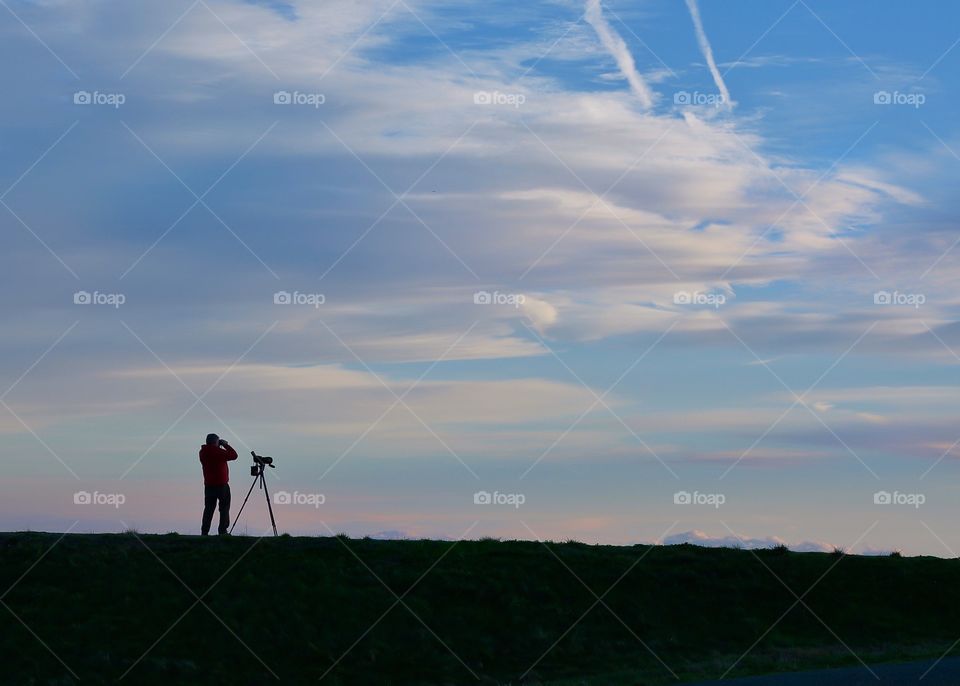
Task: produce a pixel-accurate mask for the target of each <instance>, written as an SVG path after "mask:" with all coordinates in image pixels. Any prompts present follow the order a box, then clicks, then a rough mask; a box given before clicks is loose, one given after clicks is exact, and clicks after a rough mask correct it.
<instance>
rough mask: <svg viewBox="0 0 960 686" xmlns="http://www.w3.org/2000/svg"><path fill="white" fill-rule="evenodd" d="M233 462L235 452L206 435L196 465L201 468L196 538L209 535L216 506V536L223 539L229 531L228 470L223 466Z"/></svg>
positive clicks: (217, 438)
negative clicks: (217, 513)
mask: <svg viewBox="0 0 960 686" xmlns="http://www.w3.org/2000/svg"><path fill="white" fill-rule="evenodd" d="M236 459H237V451H236V450H234V449H233V448H232V447H231V446H230V444H229V443H227V442H226V441H225V440H224V439H222V438H220V437H219V436H218V435H217V434H207V442H206V443H205V444H204V445H202V446H200V464H201V465H202V466H203V519H202V521H201V523H200V535H201V536H207V535H209V533H210V523H211V522H212V521H213V511H214V509H215V508H217V506H218V505H219V508H220V525H219V526H218V527H217V533H219V534H220V535H221V536H226V535H227V529H228V528H229V527H230V469H229V467H228V466H227V462H230V461H231V460H236Z"/></svg>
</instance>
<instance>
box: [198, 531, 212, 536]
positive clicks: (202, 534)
mask: <svg viewBox="0 0 960 686" xmlns="http://www.w3.org/2000/svg"><path fill="white" fill-rule="evenodd" d="M200 535H201V536H209V535H210V534H209V533H208V532H206V531H201V532H200Z"/></svg>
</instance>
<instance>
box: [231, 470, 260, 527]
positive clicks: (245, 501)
mask: <svg viewBox="0 0 960 686" xmlns="http://www.w3.org/2000/svg"><path fill="white" fill-rule="evenodd" d="M260 476H263V475H262V474H261V475H260ZM256 485H257V478H256V477H254V479H253V483H252V484H250V490H249V491H247V497H246V498H244V499H243V505H241V506H240V509H239V510H238V511H237V515H236V516H235V517H234V518H233V524H231V525H230V533H231V534H233V527H235V526H236V525H237V522H239V521H240V515H241V514H242V513H243V508H244V506H245V505H246V504H247V500H249V499H250V494H251V493H253V487H254V486H256Z"/></svg>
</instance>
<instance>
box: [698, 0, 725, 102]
mask: <svg viewBox="0 0 960 686" xmlns="http://www.w3.org/2000/svg"><path fill="white" fill-rule="evenodd" d="M687 8H688V9H689V10H690V16H691V17H692V18H693V28H694V30H695V31H696V32H697V42H698V43H699V44H700V52H702V53H703V57H704V59H705V60H707V67H709V68H710V75H711V76H713V82H714V83H715V84H716V85H717V90H718V91H720V95H722V96H723V101H724V103H726V105H727V107H730V108H732V107H733V100H731V99H730V91H729V90H727V84H726V83H724V81H723V76H722V75H721V74H720V70H719V69H717V63H716V62H715V61H714V59H713V48H711V47H710V41H709V40H707V33H706V31H704V30H703V19H701V18H700V8H699V7H698V6H697V0H687Z"/></svg>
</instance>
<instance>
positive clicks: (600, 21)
mask: <svg viewBox="0 0 960 686" xmlns="http://www.w3.org/2000/svg"><path fill="white" fill-rule="evenodd" d="M583 16H584V17H585V18H586V20H587V23H589V24H590V26H592V27H593V30H594V31H596V32H597V35H598V36H599V37H600V42H601V43H603V47H605V48H606V49H607V51H608V52H609V53H610V54H611V55H613V58H614V59H615V60H616V61H617V66H618V67H620V71H621V73H622V74H623V75H624V76H625V77H626V79H627V82H628V83H629V84H630V88H631V89H632V90H633V92H634V94H636V96H637V97H638V98H640V102H641V103H642V104H643V106H644V107H645V108H647V109H650V108H651V107H653V93H652V92H651V91H650V88H649V87H648V86H647V83H646V81H644V80H643V77H642V76H640V72H638V71H637V65H636V63H635V62H634V61H633V55H631V54H630V51H629V50H628V49H627V44H626V43H624V42H623V39H622V38H621V37H620V35H619V34H618V33H617V32H616V31H614V30H613V29H611V28H610V24H608V23H607V20H606V19H604V18H603V11H602V10H601V9H600V0H587V10H586V12H585V13H584V15H583Z"/></svg>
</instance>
